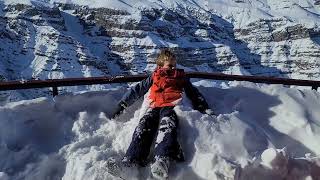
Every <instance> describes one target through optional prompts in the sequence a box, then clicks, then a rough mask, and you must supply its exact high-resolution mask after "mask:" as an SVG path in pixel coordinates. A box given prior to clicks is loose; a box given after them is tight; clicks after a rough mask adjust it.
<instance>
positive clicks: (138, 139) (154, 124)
mask: <svg viewBox="0 0 320 180" xmlns="http://www.w3.org/2000/svg"><path fill="white" fill-rule="evenodd" d="M156 63H157V66H158V67H157V69H156V70H155V71H154V72H153V74H152V75H151V76H149V77H148V78H146V79H145V80H143V81H141V82H140V83H139V84H137V85H136V86H134V87H132V88H131V89H130V91H129V92H127V93H126V94H125V95H124V96H123V98H122V99H121V100H120V101H119V104H118V106H117V107H118V108H117V111H116V113H115V115H114V116H116V115H119V114H120V113H121V112H122V111H123V110H124V109H125V108H126V107H128V106H130V105H131V104H133V103H134V101H136V100H137V99H138V98H140V97H141V96H143V95H144V94H145V93H147V92H148V91H149V90H150V94H149V97H148V100H149V102H150V108H149V109H148V111H147V112H146V114H145V115H144V116H143V117H142V118H141V119H140V121H139V124H138V126H137V127H136V129H135V131H134V133H133V136H132V141H131V144H130V146H129V148H128V150H127V152H126V154H125V157H124V158H123V160H122V163H123V164H124V165H125V166H131V165H140V166H145V165H146V164H147V160H148V156H149V151H150V147H151V145H152V143H153V142H154V138H155V137H156V136H157V139H156V141H155V148H154V156H153V160H154V163H153V164H152V165H151V172H152V175H153V176H154V177H156V178H158V179H163V178H167V177H168V169H169V164H170V161H172V160H176V161H183V160H184V157H183V152H182V150H181V147H180V144H179V142H178V140H177V130H178V127H179V122H178V118H177V115H176V113H175V111H174V109H173V108H174V106H175V105H176V104H177V103H178V102H179V101H180V100H181V99H182V92H183V90H184V92H185V93H186V95H187V96H188V98H190V100H191V101H192V105H193V107H194V108H195V109H196V110H199V111H200V112H202V113H207V114H213V112H212V111H211V110H210V109H208V104H207V102H206V101H205V99H204V98H203V96H202V95H201V94H200V93H199V91H198V90H197V89H196V88H195V87H193V86H192V84H191V83H190V81H189V79H187V78H186V76H185V73H184V71H183V69H176V57H175V55H174V54H173V53H172V52H171V51H170V50H167V49H166V50H161V52H160V54H159V56H158V58H157V60H156ZM159 123H160V125H159Z"/></svg>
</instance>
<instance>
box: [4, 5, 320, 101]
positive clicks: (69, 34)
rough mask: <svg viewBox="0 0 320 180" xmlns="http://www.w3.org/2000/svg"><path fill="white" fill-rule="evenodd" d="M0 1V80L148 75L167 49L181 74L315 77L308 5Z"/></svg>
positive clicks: (313, 18) (315, 44) (315, 13)
mask: <svg viewBox="0 0 320 180" xmlns="http://www.w3.org/2000/svg"><path fill="white" fill-rule="evenodd" d="M0 7H1V11H0V27H1V28H0V39H1V42H2V43H1V44H0V57H1V62H0V63H1V64H0V72H1V73H0V74H1V79H7V80H16V79H18V80H20V79H32V78H33V79H47V78H64V77H88V76H103V75H110V74H111V75H112V74H119V73H121V74H126V73H129V74H136V73H142V72H149V71H151V70H152V69H153V68H154V59H155V57H156V53H157V52H158V50H159V48H162V47H173V48H174V49H175V51H176V53H177V54H178V57H179V64H180V65H181V66H183V67H185V68H187V69H188V70H190V71H192V70H195V71H208V72H223V73H226V74H252V75H267V76H280V77H291V78H299V79H319V73H320V72H319V62H318V60H317V59H318V56H319V55H320V51H319V42H320V41H319V27H318V26H319V22H320V21H319V14H320V12H319V2H318V1H313V0H290V1H289V0H259V1H258V0H255V1H254V0H226V1H220V0H198V1H189V0H178V1H171V0H162V1H155V0H148V1H138V0H136V1H126V0H121V1H120V0H109V1H105V2H101V1H96V0H95V1H84V0H68V1H63V0H50V1H49V0H47V1H45V0H42V1H40V0H38V1H37V0H23V1H15V0H2V1H0ZM33 93H34V92H33ZM33 93H27V94H33ZM44 94H46V93H43V95H44ZM32 97H37V95H35V96H32ZM23 98H30V97H28V95H25V94H24V95H22V99H23ZM13 99H14V98H13ZM18 99H19V98H18ZM20 99H21V98H20Z"/></svg>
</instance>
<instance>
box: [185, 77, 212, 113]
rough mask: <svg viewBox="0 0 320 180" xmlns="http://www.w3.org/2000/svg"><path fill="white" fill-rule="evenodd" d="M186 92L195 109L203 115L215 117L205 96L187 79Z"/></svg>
mask: <svg viewBox="0 0 320 180" xmlns="http://www.w3.org/2000/svg"><path fill="white" fill-rule="evenodd" d="M184 90H185V93H186V95H187V97H188V98H189V99H190V100H191V102H192V106H193V108H194V109H196V110H198V111H200V112H201V113H205V114H209V115H214V112H213V111H212V110H211V109H209V105H208V103H207V101H206V100H205V98H204V97H203V95H202V94H201V93H200V92H199V90H198V89H197V88H196V87H194V86H193V85H192V84H191V82H190V80H189V79H186V83H185V87H184Z"/></svg>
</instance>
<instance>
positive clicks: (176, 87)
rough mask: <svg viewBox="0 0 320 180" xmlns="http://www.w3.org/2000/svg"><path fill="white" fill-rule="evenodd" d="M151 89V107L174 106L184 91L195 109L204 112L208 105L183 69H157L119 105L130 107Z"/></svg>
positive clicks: (123, 98)
mask: <svg viewBox="0 0 320 180" xmlns="http://www.w3.org/2000/svg"><path fill="white" fill-rule="evenodd" d="M149 89H150V95H149V97H148V98H149V99H150V100H151V101H152V103H151V107H164V106H174V105H175V104H176V102H177V101H178V100H179V99H180V98H181V93H182V91H184V92H185V94H186V96H187V97H188V98H189V99H190V100H191V102H192V105H193V108H194V109H196V110H199V111H200V112H204V111H205V110H206V109H208V103H207V102H206V100H205V98H204V97H203V96H202V95H201V93H200V92H199V91H198V90H197V88H195V87H193V85H192V84H191V82H190V80H189V78H187V77H186V75H185V73H184V71H183V69H173V70H169V69H167V70H164V69H161V68H160V69H156V70H155V71H154V72H153V74H152V75H150V76H148V77H147V78H146V79H144V80H142V81H141V82H139V83H138V84H136V85H135V86H133V87H131V88H130V90H129V91H128V92H127V93H126V94H125V95H124V96H123V97H122V98H121V100H120V101H119V103H118V105H119V106H120V105H121V106H122V107H124V108H125V107H128V106H130V105H132V104H133V103H134V102H136V101H137V100H138V99H139V98H140V97H142V96H143V95H144V94H146V93H147V92H148V91H149Z"/></svg>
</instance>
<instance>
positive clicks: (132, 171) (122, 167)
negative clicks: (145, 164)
mask: <svg viewBox="0 0 320 180" xmlns="http://www.w3.org/2000/svg"><path fill="white" fill-rule="evenodd" d="M106 168H107V171H108V173H109V174H111V175H112V176H115V177H119V178H120V179H131V178H130V175H136V174H137V165H136V164H132V163H129V162H126V161H123V160H117V159H116V158H114V157H110V158H108V159H107V161H106Z"/></svg>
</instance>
